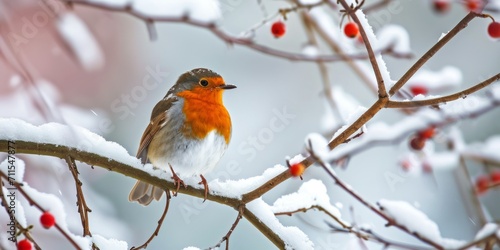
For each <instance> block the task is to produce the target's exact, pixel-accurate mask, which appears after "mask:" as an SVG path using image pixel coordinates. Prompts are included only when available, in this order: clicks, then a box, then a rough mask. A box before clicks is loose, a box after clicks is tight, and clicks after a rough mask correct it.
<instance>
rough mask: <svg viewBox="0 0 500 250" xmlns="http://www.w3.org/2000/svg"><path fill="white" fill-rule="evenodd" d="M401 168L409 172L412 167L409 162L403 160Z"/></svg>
mask: <svg viewBox="0 0 500 250" xmlns="http://www.w3.org/2000/svg"><path fill="white" fill-rule="evenodd" d="M401 167H402V168H403V170H404V171H410V169H411V167H412V165H411V162H410V161H409V160H403V161H401Z"/></svg>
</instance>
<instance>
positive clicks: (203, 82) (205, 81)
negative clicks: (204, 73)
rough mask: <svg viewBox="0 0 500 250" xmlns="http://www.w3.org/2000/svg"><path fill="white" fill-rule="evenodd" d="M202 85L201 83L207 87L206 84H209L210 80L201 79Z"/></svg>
mask: <svg viewBox="0 0 500 250" xmlns="http://www.w3.org/2000/svg"><path fill="white" fill-rule="evenodd" d="M200 85H201V86H203V87H206V86H208V81H207V80H205V79H202V80H201V81H200Z"/></svg>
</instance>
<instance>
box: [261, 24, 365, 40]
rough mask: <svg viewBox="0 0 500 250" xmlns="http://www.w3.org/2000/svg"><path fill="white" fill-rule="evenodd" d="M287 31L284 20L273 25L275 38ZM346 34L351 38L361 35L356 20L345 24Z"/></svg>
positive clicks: (272, 30)
mask: <svg viewBox="0 0 500 250" xmlns="http://www.w3.org/2000/svg"><path fill="white" fill-rule="evenodd" d="M285 33H286V25H285V23H284V22H282V21H276V22H274V23H273V24H272V25H271V34H273V36H274V37H275V38H280V37H282V36H284V35H285ZM344 34H345V35H346V36H347V37H349V38H356V37H358V36H359V27H358V25H357V24H356V23H355V22H348V23H347V24H346V25H345V26H344Z"/></svg>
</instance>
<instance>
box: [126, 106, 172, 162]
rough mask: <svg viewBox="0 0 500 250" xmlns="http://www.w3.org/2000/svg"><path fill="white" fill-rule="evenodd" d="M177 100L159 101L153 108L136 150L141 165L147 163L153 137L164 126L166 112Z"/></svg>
mask: <svg viewBox="0 0 500 250" xmlns="http://www.w3.org/2000/svg"><path fill="white" fill-rule="evenodd" d="M176 100H177V98H168V99H163V100H161V101H159V102H158V103H157V104H156V106H155V107H154V108H153V112H152V114H151V122H149V124H148V127H147V128H146V130H144V133H143V134H142V137H141V142H140V143H139V149H138V150H137V155H136V157H137V158H140V159H141V162H142V164H145V163H147V162H148V159H147V155H148V147H149V144H150V143H151V141H152V140H153V137H154V136H155V135H156V133H157V132H158V131H160V129H162V128H163V126H165V122H166V120H167V113H166V112H167V110H168V109H169V108H170V107H171V106H172V104H173V103H174V102H175V101H176Z"/></svg>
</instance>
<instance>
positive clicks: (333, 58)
mask: <svg viewBox="0 0 500 250" xmlns="http://www.w3.org/2000/svg"><path fill="white" fill-rule="evenodd" d="M61 1H63V2H65V3H72V4H80V5H85V6H90V7H93V8H97V9H103V10H107V11H111V12H123V13H128V14H129V15H131V16H134V17H136V18H139V19H141V20H143V21H148V20H149V21H152V22H153V21H154V22H172V23H185V24H189V25H192V26H195V27H199V28H204V29H207V30H209V31H210V32H212V33H213V34H214V35H215V36H217V37H218V38H220V39H221V40H223V41H225V42H226V43H228V44H231V45H232V44H238V45H241V46H245V47H248V48H250V49H253V50H255V51H259V52H262V53H264V54H268V55H272V56H275V57H279V58H284V59H288V60H291V61H304V62H338V61H344V60H345V57H341V56H337V55H317V56H310V55H304V54H300V53H291V52H286V51H282V50H277V49H273V48H271V47H267V46H264V45H260V44H256V43H255V42H254V41H253V40H251V39H249V38H247V37H237V36H233V35H230V34H228V33H227V32H225V31H222V30H221V29H219V27H217V26H216V25H215V24H214V23H207V22H202V21H197V20H193V19H190V18H188V17H186V16H183V17H158V16H156V17H155V16H148V15H146V14H144V13H142V12H139V11H136V10H134V9H133V8H131V7H130V6H124V7H117V6H111V5H106V4H105V3H99V2H87V1H82V0H61ZM377 53H384V54H391V55H395V56H398V55H397V54H395V53H393V52H392V51H390V50H382V51H378V52H377ZM347 56H348V57H349V58H351V59H352V60H362V59H367V58H368V55H367V54H366V53H357V54H352V55H347Z"/></svg>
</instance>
